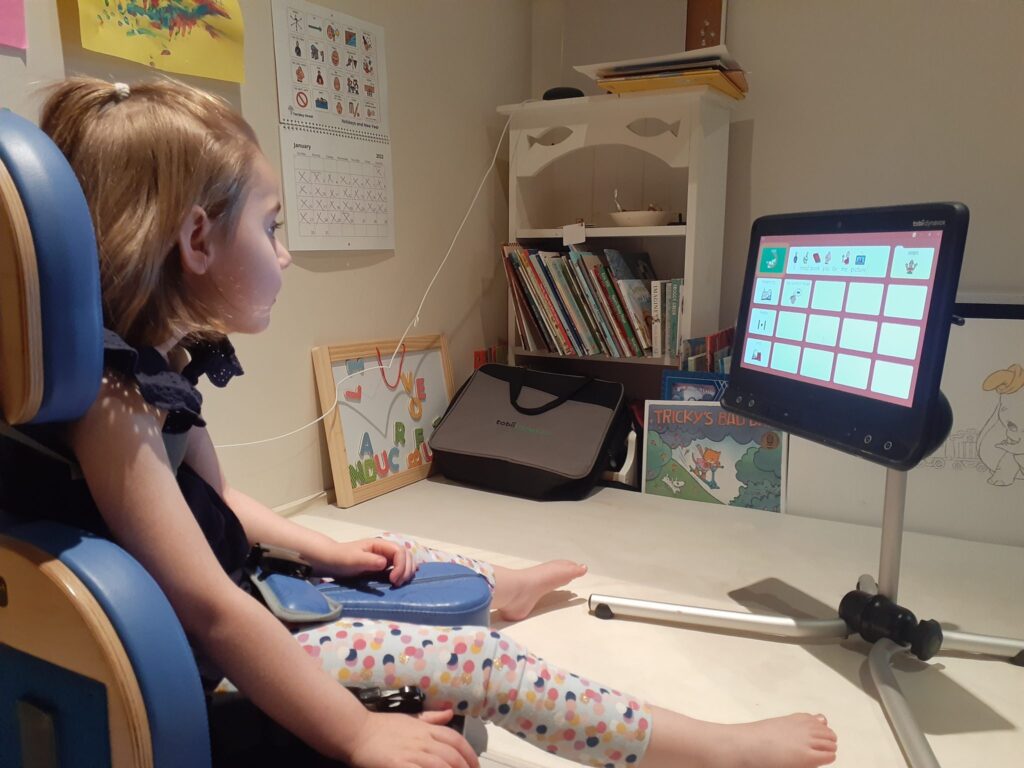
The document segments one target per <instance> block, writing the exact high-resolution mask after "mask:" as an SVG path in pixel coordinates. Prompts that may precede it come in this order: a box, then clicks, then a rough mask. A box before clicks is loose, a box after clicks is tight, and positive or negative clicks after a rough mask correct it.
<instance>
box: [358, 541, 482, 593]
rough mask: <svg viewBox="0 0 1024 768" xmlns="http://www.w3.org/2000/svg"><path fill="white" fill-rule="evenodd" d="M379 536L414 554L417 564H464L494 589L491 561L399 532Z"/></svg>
mask: <svg viewBox="0 0 1024 768" xmlns="http://www.w3.org/2000/svg"><path fill="white" fill-rule="evenodd" d="M377 538H380V539H384V540H385V541H392V542H394V543H395V544H397V545H398V546H400V547H402V548H403V549H405V550H406V551H407V552H408V553H409V554H410V555H411V556H412V558H413V561H414V562H415V563H416V565H421V564H423V563H455V564H456V565H464V566H465V567H466V568H469V569H471V570H474V571H476V572H477V573H479V574H480V575H481V576H483V577H484V579H486V580H487V583H488V584H490V585H491V589H492V590H493V589H494V567H493V566H492V565H491V564H490V563H485V562H484V561H483V560H474V559H473V558H472V557H466V556H465V555H458V554H455V553H453V552H445V551H444V550H441V549H433V548H432V547H426V546H424V545H422V544H420V543H419V542H418V541H414V540H413V539H408V538H406V537H405V536H401V535H399V534H397V533H388V532H384V533H382V534H381V535H380V536H378V537H377Z"/></svg>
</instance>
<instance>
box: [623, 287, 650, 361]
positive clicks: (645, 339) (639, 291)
mask: <svg viewBox="0 0 1024 768" xmlns="http://www.w3.org/2000/svg"><path fill="white" fill-rule="evenodd" d="M616 282H617V283H618V288H619V294H620V295H621V296H622V303H623V304H624V305H625V306H626V311H627V312H628V314H629V319H630V321H631V322H632V323H633V329H634V330H635V331H636V336H637V341H639V342H640V346H641V347H643V349H645V350H649V349H651V347H652V342H651V326H652V324H653V321H652V318H651V292H650V291H649V290H648V288H647V285H648V284H647V282H646V281H644V280H640V279H638V278H633V279H632V280H618V281H616Z"/></svg>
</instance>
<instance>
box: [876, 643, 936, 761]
mask: <svg viewBox="0 0 1024 768" xmlns="http://www.w3.org/2000/svg"><path fill="white" fill-rule="evenodd" d="M905 651H906V649H905V648H902V647H901V646H899V645H896V643H894V642H893V641H892V640H888V639H886V638H883V639H881V640H879V641H878V642H877V643H875V644H874V646H872V648H871V653H869V654H868V666H869V668H870V670H871V679H872V680H873V681H874V683H875V688H877V689H878V698H879V699H880V700H881V702H882V709H883V710H884V711H885V715H886V717H888V718H889V725H890V726H892V730H893V733H895V734H896V740H897V741H898V742H899V744H900V748H901V749H902V750H903V755H904V756H905V757H906V758H907V764H908V765H909V766H910V768H939V761H938V760H937V759H936V758H935V753H934V752H932V748H931V746H930V745H929V744H928V739H926V738H925V736H924V732H923V731H922V730H921V726H919V725H918V724H917V720H915V719H914V713H913V712H911V711H910V705H909V704H907V700H906V699H905V698H903V692H902V691H901V690H900V687H899V684H898V683H897V682H896V676H895V675H894V674H893V673H892V668H891V667H890V663H891V661H892V657H893V656H894V655H895V654H897V653H901V652H905Z"/></svg>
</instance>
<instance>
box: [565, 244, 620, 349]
mask: <svg viewBox="0 0 1024 768" xmlns="http://www.w3.org/2000/svg"><path fill="white" fill-rule="evenodd" d="M569 261H570V263H571V265H572V268H573V270H574V271H575V272H576V278H577V281H578V282H579V284H580V290H581V291H582V292H583V295H584V297H585V298H586V301H587V303H588V304H589V305H590V310H591V312H592V313H593V315H594V318H595V321H596V322H597V326H598V328H599V329H600V331H601V336H602V338H603V339H604V345H605V347H606V348H607V350H608V354H609V355H611V356H612V357H622V352H621V351H620V350H619V345H618V343H617V342H616V341H615V334H613V333H612V329H611V327H610V326H609V325H608V321H607V320H606V319H605V316H604V311H603V310H602V309H601V304H600V302H599V301H598V299H597V297H596V296H595V295H594V286H593V284H592V283H591V281H590V277H589V276H588V275H587V268H586V266H585V265H584V264H583V262H582V259H581V258H580V256H579V253H578V252H573V253H572V254H570V256H569Z"/></svg>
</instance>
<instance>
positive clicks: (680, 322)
mask: <svg viewBox="0 0 1024 768" xmlns="http://www.w3.org/2000/svg"><path fill="white" fill-rule="evenodd" d="M678 282H679V301H678V303H677V305H676V328H677V329H678V330H677V331H676V334H677V335H678V337H679V339H678V340H677V341H676V346H682V343H683V339H685V338H686V322H685V319H684V315H683V313H684V312H685V311H686V299H685V298H684V296H683V293H684V291H683V280H682V278H679V280H678Z"/></svg>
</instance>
